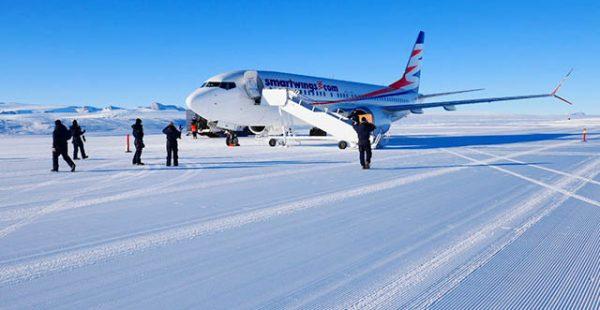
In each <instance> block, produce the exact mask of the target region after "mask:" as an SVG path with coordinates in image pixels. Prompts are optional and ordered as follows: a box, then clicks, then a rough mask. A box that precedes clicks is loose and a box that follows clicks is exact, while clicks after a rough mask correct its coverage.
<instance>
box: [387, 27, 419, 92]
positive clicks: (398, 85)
mask: <svg viewBox="0 0 600 310" xmlns="http://www.w3.org/2000/svg"><path fill="white" fill-rule="evenodd" d="M424 43H425V32H423V31H420V32H419V36H418V37H417V41H416V42H415V46H414V47H413V49H412V52H411V53H410V58H409V59H408V64H407V65H406V69H405V70H404V75H402V78H401V79H399V80H398V81H396V82H394V83H392V84H390V85H389V87H390V88H393V89H398V90H400V89H402V90H404V91H414V92H417V93H418V92H419V81H420V78H421V61H422V60H423V47H424Z"/></svg>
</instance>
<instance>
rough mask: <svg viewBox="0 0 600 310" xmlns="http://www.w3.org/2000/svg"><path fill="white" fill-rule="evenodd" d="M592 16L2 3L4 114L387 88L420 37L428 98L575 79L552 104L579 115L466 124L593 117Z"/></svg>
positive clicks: (0, 91) (217, 4)
mask: <svg viewBox="0 0 600 310" xmlns="http://www.w3.org/2000/svg"><path fill="white" fill-rule="evenodd" d="M599 3H600V2H598V1H496V2H492V1H447V2H443V3H442V2H438V1H258V0H255V1H243V2H237V1H52V0H44V1H26V0H23V1H12V0H10V1H5V0H0V24H1V25H2V27H0V39H1V40H0V101H11V102H12V101H14V102H24V103H43V104H68V105H83V104H89V105H96V106H105V105H109V104H111V105H120V106H127V107H134V106H138V105H147V104H149V103H150V102H152V101H159V102H162V103H166V104H179V105H184V103H183V101H184V98H185V96H186V95H187V94H188V93H190V92H191V91H192V90H193V89H194V88H196V87H197V86H199V84H200V83H201V82H202V81H204V80H205V79H207V78H208V77H210V76H212V75H216V74H217V73H220V72H223V71H228V70H235V69H247V68H256V69H265V70H277V71H284V72H293V73H300V74H307V75H315V76H323V77H335V78H339V79H345V80H355V81H361V82H369V83H378V84H389V83H390V82H393V81H395V80H396V79H397V78H399V76H400V74H401V73H402V71H403V70H404V67H405V65H406V61H407V59H408V54H409V52H410V49H411V47H412V44H413V43H414V40H415V38H416V35H417V33H418V31H419V30H423V31H425V32H426V39H425V56H424V64H423V72H422V75H421V92H423V93H431V92H440V91H448V90H457V89H468V88H478V87H483V88H485V89H486V90H485V91H483V92H480V93H478V94H477V95H475V94H472V95H469V97H474V96H496V95H515V94H532V93H540V92H541V93H543V92H548V91H550V90H551V89H552V88H553V87H554V86H555V84H556V83H557V82H558V81H559V80H560V79H561V77H562V75H564V74H565V73H566V72H567V71H568V70H569V68H571V67H573V68H575V71H574V73H573V76H572V78H571V79H570V80H569V81H568V82H567V84H566V85H565V86H564V88H563V90H562V91H561V93H560V94H561V95H563V96H564V97H567V98H569V99H571V100H573V101H574V102H575V103H576V106H575V107H569V106H567V105H565V104H563V103H561V102H558V101H554V100H551V99H543V100H531V101H522V102H514V103H496V104H482V105H478V106H472V107H464V108H463V107H461V110H468V111H474V110H476V111H490V112H504V113H535V114H565V113H569V112H577V111H583V112H586V113H588V114H600V90H599V89H600V77H599V76H600V73H599V72H600V58H599V56H600V4H599ZM464 97H465V98H467V96H464Z"/></svg>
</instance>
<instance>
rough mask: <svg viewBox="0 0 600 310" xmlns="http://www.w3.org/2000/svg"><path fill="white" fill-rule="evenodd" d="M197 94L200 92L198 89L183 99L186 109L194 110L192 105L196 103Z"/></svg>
mask: <svg viewBox="0 0 600 310" xmlns="http://www.w3.org/2000/svg"><path fill="white" fill-rule="evenodd" d="M199 92H200V89H197V90H195V91H194V92H193V93H191V94H189V95H188V96H187V97H186V98H185V105H186V106H187V107H188V109H190V110H194V105H195V104H194V103H195V102H196V101H197V99H198V97H199V95H200V94H199Z"/></svg>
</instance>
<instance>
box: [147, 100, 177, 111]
mask: <svg viewBox="0 0 600 310" xmlns="http://www.w3.org/2000/svg"><path fill="white" fill-rule="evenodd" d="M149 108H150V109H151V110H155V111H185V109H184V108H182V107H178V106H176V105H165V104H162V103H158V102H152V103H151V104H150V107H149Z"/></svg>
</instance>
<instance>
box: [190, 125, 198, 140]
mask: <svg viewBox="0 0 600 310" xmlns="http://www.w3.org/2000/svg"><path fill="white" fill-rule="evenodd" d="M190 127H191V128H192V137H193V138H194V140H195V139H198V124H197V123H196V121H192V125H191V126H190Z"/></svg>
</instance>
